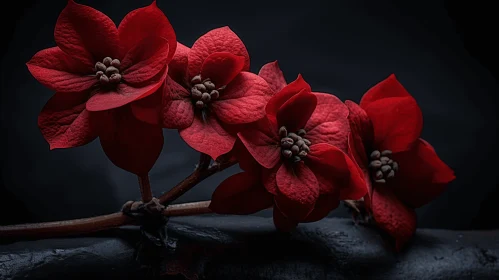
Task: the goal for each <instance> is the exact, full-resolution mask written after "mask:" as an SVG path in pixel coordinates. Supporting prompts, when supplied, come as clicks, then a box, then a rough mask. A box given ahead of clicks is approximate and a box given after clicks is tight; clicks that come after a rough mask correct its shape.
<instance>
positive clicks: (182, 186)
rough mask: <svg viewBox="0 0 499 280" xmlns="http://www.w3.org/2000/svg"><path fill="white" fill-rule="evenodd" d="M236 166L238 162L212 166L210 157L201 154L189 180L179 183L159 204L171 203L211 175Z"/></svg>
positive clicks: (161, 198)
mask: <svg viewBox="0 0 499 280" xmlns="http://www.w3.org/2000/svg"><path fill="white" fill-rule="evenodd" d="M234 164H236V161H230V160H228V161H224V162H221V163H218V162H215V163H214V164H212V165H210V157H209V156H207V155H205V154H201V156H200V159H199V164H198V166H197V168H196V170H194V172H193V173H192V174H191V175H189V176H187V178H185V179H184V180H183V181H182V182H180V183H178V184H177V185H176V186H175V187H173V188H172V189H171V190H169V191H168V192H166V193H165V194H163V195H162V196H160V197H159V202H160V203H161V204H169V203H171V202H172V201H174V200H176V199H177V198H179V197H180V196H182V195H183V194H184V193H186V192H187V191H189V190H190V189H192V188H193V187H195V186H196V185H197V184H199V182H201V181H203V180H204V179H206V178H207V177H210V176H211V175H213V174H215V173H217V172H219V171H222V170H224V169H226V168H229V167H231V166H233V165H234Z"/></svg>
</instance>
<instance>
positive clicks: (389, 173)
mask: <svg viewBox="0 0 499 280" xmlns="http://www.w3.org/2000/svg"><path fill="white" fill-rule="evenodd" d="M394 176H395V171H393V170H390V172H388V175H386V178H393V177H394Z"/></svg>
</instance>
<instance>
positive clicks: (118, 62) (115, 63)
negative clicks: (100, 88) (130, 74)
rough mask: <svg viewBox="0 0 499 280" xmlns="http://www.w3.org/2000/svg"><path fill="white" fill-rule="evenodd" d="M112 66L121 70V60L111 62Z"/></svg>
mask: <svg viewBox="0 0 499 280" xmlns="http://www.w3.org/2000/svg"><path fill="white" fill-rule="evenodd" d="M111 66H114V67H116V68H120V66H121V61H120V60H119V59H113V61H111Z"/></svg>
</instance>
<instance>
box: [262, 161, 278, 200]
mask: <svg viewBox="0 0 499 280" xmlns="http://www.w3.org/2000/svg"><path fill="white" fill-rule="evenodd" d="M281 165H282V163H279V164H277V165H276V166H274V167H273V168H272V169H266V168H262V172H261V174H262V182H263V185H264V187H265V188H266V189H267V191H268V192H269V193H271V194H273V195H277V171H279V169H280V168H281Z"/></svg>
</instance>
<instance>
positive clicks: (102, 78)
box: [99, 75, 109, 85]
mask: <svg viewBox="0 0 499 280" xmlns="http://www.w3.org/2000/svg"><path fill="white" fill-rule="evenodd" d="M99 81H100V83H101V84H104V85H105V84H108V83H109V78H108V77H107V76H106V75H102V76H100V78H99Z"/></svg>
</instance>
